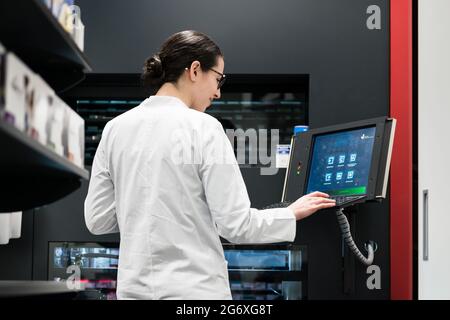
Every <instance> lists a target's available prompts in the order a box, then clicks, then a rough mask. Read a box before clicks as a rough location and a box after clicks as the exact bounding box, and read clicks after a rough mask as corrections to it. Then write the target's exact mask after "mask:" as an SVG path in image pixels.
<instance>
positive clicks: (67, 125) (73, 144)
mask: <svg viewBox="0 0 450 320" xmlns="http://www.w3.org/2000/svg"><path fill="white" fill-rule="evenodd" d="M63 147H64V155H65V156H66V157H67V158H68V159H69V160H70V161H72V162H73V163H74V164H76V165H77V166H79V167H82V168H83V167H84V119H83V118H81V117H80V116H79V115H78V114H77V113H76V112H75V111H74V110H72V109H71V108H70V107H69V106H66V110H65V115H64V129H63Z"/></svg>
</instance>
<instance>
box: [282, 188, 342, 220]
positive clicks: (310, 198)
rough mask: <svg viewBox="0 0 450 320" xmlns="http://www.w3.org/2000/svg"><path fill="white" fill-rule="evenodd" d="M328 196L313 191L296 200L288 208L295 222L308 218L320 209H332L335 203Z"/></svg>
mask: <svg viewBox="0 0 450 320" xmlns="http://www.w3.org/2000/svg"><path fill="white" fill-rule="evenodd" d="M329 197H330V196H329V195H328V194H326V193H323V192H319V191H315V192H312V193H310V194H307V195H304V196H303V197H301V198H299V199H297V200H296V201H295V202H294V203H292V204H291V205H290V206H289V207H288V208H289V209H291V210H292V211H293V212H294V215H295V218H296V219H297V220H301V219H304V218H306V217H309V216H310V215H312V214H313V213H315V212H316V211H318V210H320V209H326V208H332V207H334V206H335V205H336V201H335V200H332V199H329Z"/></svg>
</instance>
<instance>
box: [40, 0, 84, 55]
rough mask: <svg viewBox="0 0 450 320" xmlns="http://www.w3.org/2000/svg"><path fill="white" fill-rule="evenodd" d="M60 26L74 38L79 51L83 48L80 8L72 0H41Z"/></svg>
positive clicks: (82, 26)
mask: <svg viewBox="0 0 450 320" xmlns="http://www.w3.org/2000/svg"><path fill="white" fill-rule="evenodd" d="M42 1H43V2H44V4H45V5H46V6H47V8H48V9H49V10H50V11H51V13H52V14H53V16H54V17H55V18H56V19H57V20H58V22H59V23H60V24H61V26H62V27H63V28H64V30H66V31H67V32H68V33H69V34H70V35H71V36H72V38H73V39H74V41H75V43H76V44H77V45H78V47H79V48H80V50H81V51H83V49H84V25H83V23H82V22H81V12H80V8H79V7H77V6H74V0H42Z"/></svg>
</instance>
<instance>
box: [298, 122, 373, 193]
mask: <svg viewBox="0 0 450 320" xmlns="http://www.w3.org/2000/svg"><path fill="white" fill-rule="evenodd" d="M375 131H376V127H375V126H372V127H367V128H362V129H356V130H348V131H341V132H335V133H328V134H322V135H317V136H315V138H314V141H313V147H312V156H311V160H310V166H309V176H308V183H307V188H306V190H307V193H310V192H313V191H322V192H325V193H328V194H329V195H330V196H350V195H365V194H366V193H367V183H368V179H369V173H370V167H371V162H372V152H373V146H374V138H375Z"/></svg>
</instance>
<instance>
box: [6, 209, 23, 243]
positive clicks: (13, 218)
mask: <svg viewBox="0 0 450 320" xmlns="http://www.w3.org/2000/svg"><path fill="white" fill-rule="evenodd" d="M9 229H10V238H11V239H18V238H20V235H21V231H22V211H17V212H11V213H10V218H9Z"/></svg>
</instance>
